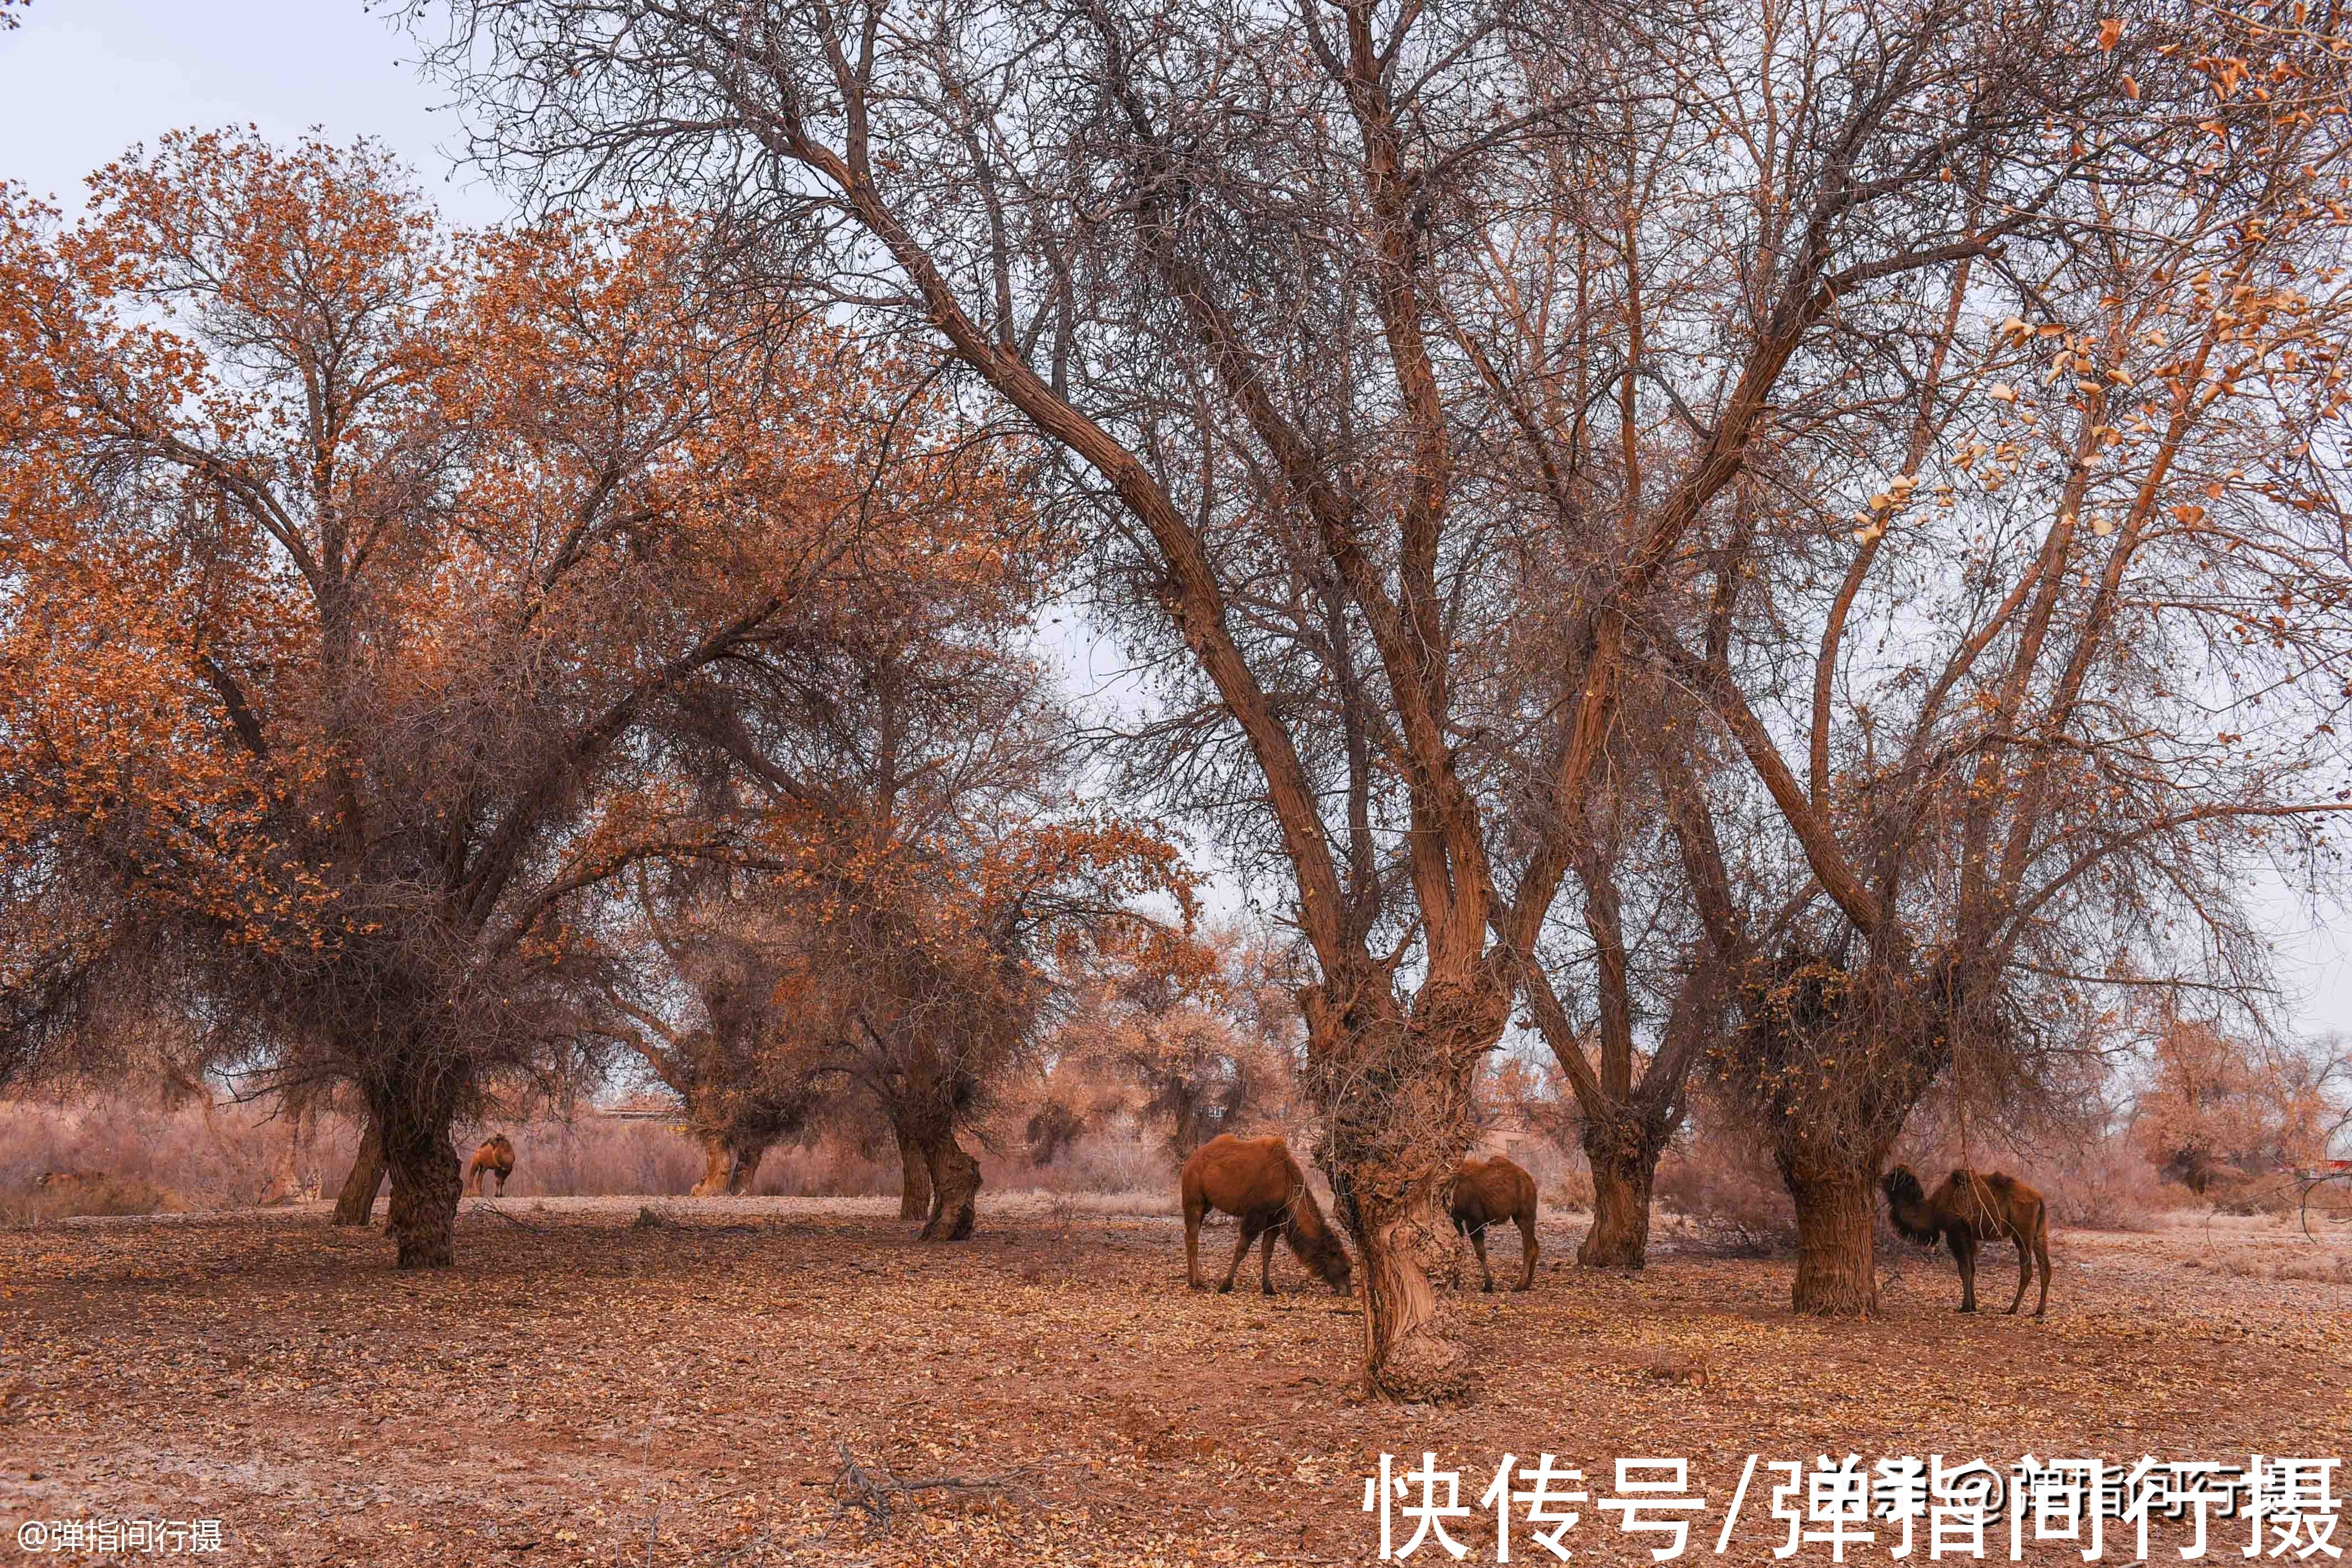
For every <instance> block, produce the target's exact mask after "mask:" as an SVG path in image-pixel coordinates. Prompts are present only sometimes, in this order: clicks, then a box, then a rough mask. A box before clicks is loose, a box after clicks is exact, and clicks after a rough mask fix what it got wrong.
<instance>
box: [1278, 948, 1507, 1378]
mask: <svg viewBox="0 0 2352 1568" xmlns="http://www.w3.org/2000/svg"><path fill="white" fill-rule="evenodd" d="M1376 985H1381V982H1379V981H1375V980H1372V979H1370V977H1364V979H1363V981H1362V983H1352V984H1345V985H1342V984H1339V983H1334V982H1327V984H1326V986H1325V987H1323V988H1309V989H1307V990H1305V991H1302V992H1301V993H1300V997H1299V999H1300V1002H1301V1003H1302V1004H1303V1006H1304V1007H1305V1009H1306V1011H1307V1030H1308V1054H1309V1062H1310V1078H1309V1082H1310V1083H1311V1085H1312V1087H1313V1088H1314V1091H1315V1093H1316V1098H1317V1100H1318V1103H1320V1105H1321V1106H1322V1109H1323V1113H1324V1116H1325V1124H1324V1126H1325V1132H1324V1137H1323V1141H1322V1144H1321V1145H1320V1146H1319V1148H1318V1151H1317V1153H1318V1163H1320V1164H1321V1165H1322V1166H1323V1167H1324V1168H1325V1169H1326V1170H1327V1171H1328V1172H1329V1173H1330V1176H1331V1185H1332V1194H1333V1197H1336V1198H1337V1199H1338V1201H1339V1215H1340V1218H1341V1219H1342V1221H1343V1222H1344V1223H1345V1224H1346V1226H1347V1228H1348V1230H1349V1234H1350V1235H1351V1236H1352V1237H1353V1238H1354V1239H1355V1241H1356V1245H1357V1247H1358V1249H1360V1252H1361V1254H1362V1259H1361V1263H1362V1267H1361V1269H1360V1274H1361V1276H1362V1279H1363V1301H1364V1366H1363V1385H1364V1391H1365V1392H1366V1393H1367V1394H1368V1395H1370V1396H1375V1397H1378V1398H1383V1399H1393V1400H1399V1401H1405V1402H1416V1403H1418V1402H1425V1401H1437V1400H1445V1399H1452V1398H1457V1397H1461V1396H1465V1395H1467V1394H1469V1393H1471V1392H1472V1391H1473V1390H1474V1389H1475V1386H1476V1376H1475V1363H1474V1362H1473V1360H1472V1358H1471V1357H1470V1355H1469V1354H1467V1353H1466V1352H1465V1350H1464V1349H1463V1348H1462V1346H1461V1345H1460V1344H1459V1343H1456V1341H1455V1340H1454V1334H1453V1330H1452V1325H1451V1323H1450V1322H1449V1321H1448V1318H1447V1315H1446V1314H1445V1312H1444V1311H1443V1309H1442V1308H1441V1305H1440V1303H1439V1301H1438V1297H1437V1292H1436V1291H1435V1289H1434V1288H1433V1287H1432V1285H1431V1284H1430V1276H1431V1274H1432V1273H1433V1271H1434V1270H1437V1269H1439V1268H1441V1267H1443V1266H1444V1265H1446V1264H1447V1263H1448V1262H1449V1260H1451V1259H1452V1258H1453V1256H1454V1246H1455V1238H1454V1225H1453V1221H1452V1219H1451V1218H1449V1217H1448V1215H1447V1213H1446V1204H1445V1198H1446V1195H1447V1193H1448V1191H1449V1189H1450V1188H1451V1187H1452V1186H1453V1182H1454V1171H1455V1169H1456V1168H1457V1167H1458V1166H1460V1164H1461V1162H1462V1156H1463V1155H1464V1154H1465V1152H1466V1151H1467V1150H1468V1148H1469V1146H1470V1140H1471V1134H1472V1132H1473V1128H1474V1124H1475V1123H1474V1118H1473V1116H1472V1112H1471V1094H1470V1090H1471V1084H1472V1081H1473V1080H1474V1079H1475V1076H1476V1072H1477V1066H1478V1062H1479V1061H1480V1060H1481V1059H1482V1057H1483V1056H1484V1054H1485V1052H1486V1050H1487V1049H1488V1048H1490V1047H1491V1046H1492V1045H1493V1044H1494V1042H1495V1040H1496V1039H1497V1038H1498V1037H1499V1036H1500V1035H1501V1033H1502V1029H1503V1024H1504V1021H1505V1019H1507V1016H1508V1012H1509V1000H1510V998H1509V994H1508V992H1507V989H1505V988H1501V987H1493V986H1478V985H1469V984H1460V983H1457V984H1454V985H1446V984H1444V982H1442V981H1438V980H1435V979H1432V980H1430V981H1427V982H1425V983H1424V984H1423V988H1422V992H1421V995H1420V997H1419V998H1417V999H1416V1003H1415V1006H1414V1009H1413V1012H1412V1016H1411V1017H1410V1018H1408V1017H1406V1016H1403V1015H1402V1013H1401V1012H1399V1011H1397V1010H1394V1009H1393V1004H1392V1003H1391V1002H1389V1001H1388V1000H1387V999H1386V998H1387V997H1388V995H1389V993H1387V992H1386V989H1385V986H1384V985H1381V989H1379V990H1377V991H1376V990H1375V989H1374V986H1376ZM1333 995H1338V996H1342V997H1350V998H1365V997H1368V996H1379V997H1381V998H1382V1000H1381V1001H1380V1002H1377V1003H1375V1004H1373V1006H1372V1007H1371V1008H1370V1009H1367V1010H1366V1011H1364V1012H1353V1011H1350V1010H1347V1009H1342V1008H1341V1007H1339V1006H1336V1005H1334V1003H1333V1002H1332V1000H1331V999H1330V998H1331V997H1332V996H1333Z"/></svg>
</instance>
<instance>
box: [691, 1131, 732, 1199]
mask: <svg viewBox="0 0 2352 1568" xmlns="http://www.w3.org/2000/svg"><path fill="white" fill-rule="evenodd" d="M734 1164H735V1161H734V1157H733V1156H732V1155H730V1154H729V1153H728V1152H727V1145H725V1144H724V1143H722V1142H720V1141H719V1139H717V1138H710V1137H706V1138H704V1139H703V1140H702V1179H701V1180H700V1181H698V1182H696V1183H695V1184H694V1185H693V1186H690V1187H688V1189H687V1193H686V1196H687V1197H718V1196H719V1194H720V1193H722V1192H725V1191H726V1190H727V1176H728V1172H729V1171H730V1169H731V1168H732V1167H733V1166H734Z"/></svg>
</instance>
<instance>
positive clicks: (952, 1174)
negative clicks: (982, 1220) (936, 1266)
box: [923, 1128, 980, 1241]
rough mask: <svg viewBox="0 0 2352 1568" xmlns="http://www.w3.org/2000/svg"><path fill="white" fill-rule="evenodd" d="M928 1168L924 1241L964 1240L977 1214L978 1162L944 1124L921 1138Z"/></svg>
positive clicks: (969, 1235) (969, 1233)
mask: <svg viewBox="0 0 2352 1568" xmlns="http://www.w3.org/2000/svg"><path fill="white" fill-rule="evenodd" d="M924 1145H925V1155H926V1156H927V1158H928V1160H929V1165H930V1171H931V1216H930V1218H929V1219H928V1220H926V1221H925V1222H924V1225H923V1239H924V1240H926V1241H963V1240H967V1239H970V1238H971V1228H972V1225H973V1223H974V1222H975V1220H976V1219H977V1218H978V1217H979V1215H978V1208H977V1207H976V1202H975V1200H976V1199H978V1197H980V1162H979V1161H978V1160H975V1159H973V1158H972V1157H971V1155H968V1154H966V1153H965V1152H964V1148H963V1145H961V1144H959V1143H957V1142H956V1135H955V1132H954V1129H952V1128H945V1129H942V1130H940V1131H939V1132H937V1133H935V1134H932V1135H931V1136H930V1137H929V1138H927V1139H925V1140H924Z"/></svg>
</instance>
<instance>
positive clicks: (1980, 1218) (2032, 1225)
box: [1879, 1166, 2050, 1318]
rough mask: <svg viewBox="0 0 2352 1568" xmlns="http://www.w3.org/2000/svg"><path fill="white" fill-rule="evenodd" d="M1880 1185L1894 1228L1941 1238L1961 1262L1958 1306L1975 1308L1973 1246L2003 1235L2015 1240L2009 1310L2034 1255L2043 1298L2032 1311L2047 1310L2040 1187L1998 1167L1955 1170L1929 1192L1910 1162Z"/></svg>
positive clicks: (1924, 1241)
mask: <svg viewBox="0 0 2352 1568" xmlns="http://www.w3.org/2000/svg"><path fill="white" fill-rule="evenodd" d="M1879 1185H1880V1186H1884V1187H1885V1189H1886V1208H1887V1215H1888V1218H1892V1219H1893V1220H1894V1221H1895V1229H1897V1230H1899V1231H1901V1232H1902V1233H1903V1234H1904V1235H1906V1236H1907V1237H1909V1238H1910V1239H1912V1240H1914V1241H1916V1242H1918V1243H1919V1244H1920V1245H1921V1246H1923V1247H1933V1246H1934V1245H1935V1244H1936V1243H1937V1241H1939V1240H1940V1241H1943V1242H1945V1243H1946V1244H1948V1246H1949V1247H1950V1248H1951V1249H1952V1256H1953V1257H1954V1258H1955V1259H1957V1260H1958V1262H1959V1265H1960V1311H1962V1312H1975V1311H1976V1310H1977V1249H1978V1247H1979V1246H1980V1245H1982V1244H1983V1243H1985V1242H1987V1241H1994V1240H1998V1239H2000V1238H2002V1237H2004V1236H2005V1237H2007V1238H2009V1239H2010V1240H2011V1241H2014V1242H2015V1243H2017V1294H2016V1295H2014V1296H2012V1297H2011V1298H2010V1302H2009V1310H2010V1312H2012V1313H2014V1312H2016V1311H2017V1309H2018V1306H2019V1304H2020V1303H2021V1302H2022V1301H2024V1300H2025V1287H2026V1286H2027V1285H2028V1284H2029V1283H2031V1282H2032V1280H2033V1274H2034V1261H2035V1260H2036V1259H2039V1260H2041V1264H2042V1298H2041V1300H2040V1301H2036V1302H2035V1303H2034V1306H2033V1315H2034V1316H2035V1317H2037V1318H2038V1317H2040V1316H2042V1313H2043V1312H2046V1311H2048V1310H2049V1306H2050V1208H2049V1205H2047V1204H2045V1203H2043V1202H2042V1195H2041V1194H2040V1193H2038V1192H2036V1191H2034V1190H2033V1189H2032V1187H2030V1186H2026V1185H2025V1184H2024V1183H2023V1182H2021V1181H2020V1180H2018V1179H2017V1178H2016V1177H2015V1176H2009V1175H2007V1174H2005V1173H2003V1172H2000V1171H1988V1172H1984V1173H1982V1174H1979V1173H1978V1172H1976V1171H1972V1170H1956V1171H1954V1172H1953V1173H1952V1174H1951V1175H1950V1176H1946V1177H1945V1178H1944V1185H1943V1186H1939V1187H1937V1189H1936V1191H1935V1193H1934V1195H1933V1196H1932V1197H1931V1196H1929V1195H1927V1193H1925V1192H1923V1191H1921V1190H1920V1186H1919V1178H1918V1177H1917V1176H1914V1175H1912V1174H1911V1167H1910V1166H1895V1168H1894V1169H1893V1170H1891V1171H1888V1172H1887V1173H1886V1176H1885V1180H1884V1181H1882V1182H1881V1183H1880V1184H1879Z"/></svg>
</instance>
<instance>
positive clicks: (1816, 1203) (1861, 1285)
mask: <svg viewBox="0 0 2352 1568" xmlns="http://www.w3.org/2000/svg"><path fill="white" fill-rule="evenodd" d="M1781 1174H1782V1176H1783V1178H1784V1179H1785V1180H1786V1182H1787V1184H1788V1187H1789V1196H1790V1197H1792V1198H1794V1199H1795V1200H1796V1205H1797V1283H1796V1287H1795V1289H1794V1291H1792V1292H1791V1294H1790V1301H1791V1304H1792V1305H1794V1306H1795V1308H1796V1310H1797V1311H1799V1312H1810V1313H1813V1314H1815V1315H1816V1316H1821V1317H1841V1318H1864V1317H1873V1316H1875V1315H1876V1314H1877V1312H1878V1253H1877V1232H1878V1188H1877V1175H1876V1173H1875V1172H1874V1171H1871V1170H1867V1169H1864V1168H1861V1167H1855V1166H1849V1167H1846V1168H1843V1169H1839V1168H1832V1169H1815V1170H1795V1169H1790V1168H1789V1167H1787V1166H1785V1165H1784V1166H1783V1168H1782V1173H1781Z"/></svg>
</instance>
